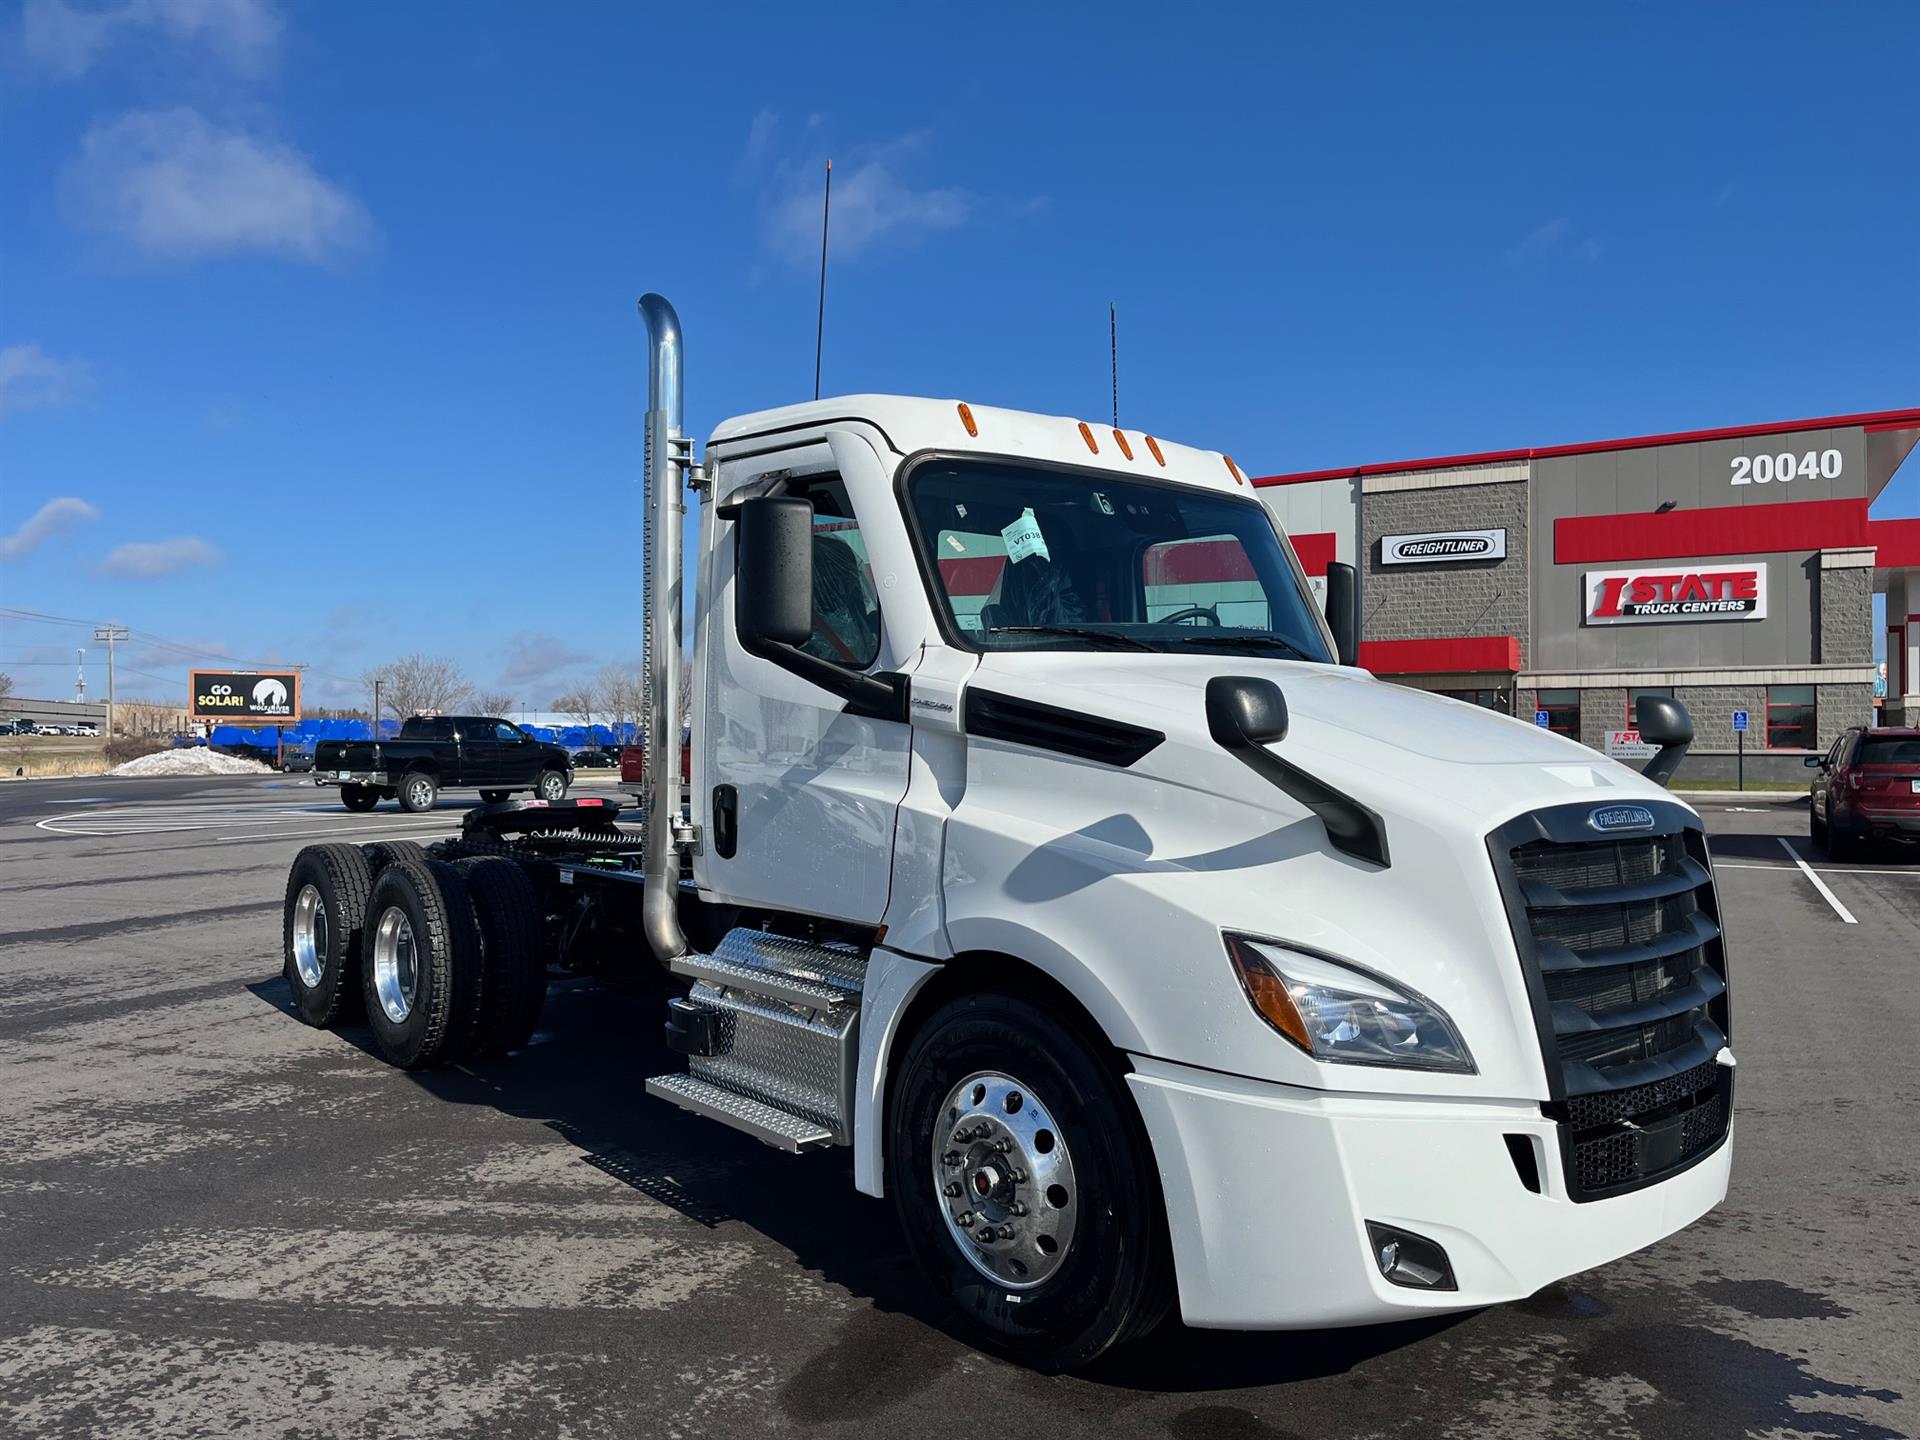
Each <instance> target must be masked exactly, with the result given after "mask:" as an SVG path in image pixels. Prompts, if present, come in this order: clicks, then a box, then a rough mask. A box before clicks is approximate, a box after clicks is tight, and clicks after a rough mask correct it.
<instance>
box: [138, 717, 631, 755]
mask: <svg viewBox="0 0 1920 1440" xmlns="http://www.w3.org/2000/svg"><path fill="white" fill-rule="evenodd" d="M523 728H524V729H525V730H526V731H527V733H528V734H530V735H532V736H533V737H534V739H536V740H544V741H546V742H547V743H548V744H552V745H564V746H565V747H566V748H567V749H569V750H587V749H591V748H593V747H594V746H596V745H597V746H600V747H601V748H606V749H610V748H612V747H613V746H615V745H620V744H632V745H637V744H639V743H640V732H639V730H638V729H637V727H635V726H632V725H620V726H611V725H595V726H592V727H591V728H589V727H587V726H585V725H563V726H551V725H528V726H525V727H523ZM399 729H400V724H399V722H398V721H396V720H382V721H381V722H380V732H381V734H382V735H383V736H388V737H391V736H393V735H395V734H397V733H398V732H399ZM367 733H368V726H367V722H366V721H364V720H318V719H315V720H302V721H301V722H300V723H299V724H298V725H287V726H283V727H282V728H281V731H280V732H279V734H276V733H275V731H274V729H273V727H272V726H266V727H261V728H256V727H254V726H251V725H216V726H214V728H213V734H212V736H211V737H210V739H211V743H212V744H213V745H215V746H216V747H218V748H221V749H245V750H260V751H266V752H271V751H272V750H274V748H275V747H276V746H277V745H279V743H280V738H281V736H282V735H284V736H285V739H286V743H287V745H288V746H289V747H290V748H291V747H298V748H301V749H310V748H312V747H313V746H314V745H317V744H318V743H319V742H320V741H322V740H364V739H366V738H367ZM199 743H200V740H199V737H197V736H191V735H181V736H176V737H175V739H174V744H175V745H176V746H179V745H197V744H199Z"/></svg>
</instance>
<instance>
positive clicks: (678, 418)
mask: <svg viewBox="0 0 1920 1440" xmlns="http://www.w3.org/2000/svg"><path fill="white" fill-rule="evenodd" d="M640 318H641V319H642V320H644V321H645V322H646V326H647V337H648V342H649V348H648V358H647V428H646V495H645V509H646V519H645V522H644V525H645V534H644V536H643V537H642V541H643V549H644V553H645V555H646V567H647V575H646V585H645V587H644V591H645V598H644V600H643V602H642V604H643V614H644V626H645V636H644V639H643V642H642V644H643V647H644V651H643V659H642V662H641V669H642V672H643V674H644V677H645V680H646V705H645V707H644V711H645V716H646V727H647V729H646V736H645V745H646V763H647V786H646V791H645V793H644V795H643V797H642V802H641V803H642V805H643V806H644V809H643V811H642V817H641V818H642V821H643V823H644V825H645V829H646V856H645V870H644V874H645V876H646V886H645V889H644V891H643V893H642V896H641V925H642V929H643V930H644V931H645V933H646V937H647V944H648V945H649V946H650V947H651V948H652V950H653V955H654V958H655V959H656V960H658V961H659V962H660V963H661V964H662V965H671V964H672V963H673V961H675V960H677V959H679V958H680V957H681V956H683V955H685V954H686V953H687V951H688V946H687V937H686V933H685V932H684V931H683V930H681V928H680V913H679V895H680V844H679V840H678V838H677V836H676V834H675V832H676V830H677V829H678V826H677V823H676V822H677V821H678V820H679V818H680V643H681V642H680V591H681V559H680V532H681V520H682V519H683V518H684V516H685V515H686V501H685V498H684V497H683V496H682V494H681V490H680V487H681V478H680V475H679V474H678V473H677V472H678V469H679V466H680V465H681V464H683V463H685V462H687V461H688V460H690V459H691V446H690V444H689V442H688V440H687V437H686V436H685V435H684V434H683V433H682V430H681V424H682V421H683V419H684V414H683V411H682V404H681V391H680V380H681V364H682V358H681V353H680V317H679V316H678V315H676V314H675V313H674V310H673V306H672V305H671V304H669V303H668V302H667V299H666V297H665V296H662V295H653V294H648V295H642V296H641V297H640Z"/></svg>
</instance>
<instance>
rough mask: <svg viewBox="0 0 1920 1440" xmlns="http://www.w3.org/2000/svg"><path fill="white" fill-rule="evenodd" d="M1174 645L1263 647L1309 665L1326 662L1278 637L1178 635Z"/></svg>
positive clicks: (1223, 647)
mask: <svg viewBox="0 0 1920 1440" xmlns="http://www.w3.org/2000/svg"><path fill="white" fill-rule="evenodd" d="M1173 643H1174V644H1176V645H1217V646H1219V647H1220V648H1221V649H1223V650H1224V649H1226V648H1227V647H1228V646H1230V645H1255V646H1264V647H1265V648H1267V649H1270V650H1284V651H1286V652H1287V654H1289V655H1291V656H1292V657H1293V658H1294V659H1296V660H1304V661H1306V662H1307V663H1308V664H1309V665H1324V664H1326V661H1324V660H1322V659H1320V658H1319V657H1318V656H1316V655H1309V654H1308V653H1307V652H1306V651H1304V650H1302V649H1301V648H1300V647H1299V646H1298V645H1296V644H1294V643H1293V642H1292V641H1291V640H1287V639H1283V638H1282V637H1280V636H1278V635H1179V636H1175V637H1173Z"/></svg>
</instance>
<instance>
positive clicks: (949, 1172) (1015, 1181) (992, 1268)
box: [932, 1071, 1079, 1290]
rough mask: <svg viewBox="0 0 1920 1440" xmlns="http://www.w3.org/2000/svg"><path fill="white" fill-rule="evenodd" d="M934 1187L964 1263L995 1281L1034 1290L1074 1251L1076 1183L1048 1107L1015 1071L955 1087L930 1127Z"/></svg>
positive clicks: (974, 1078) (988, 1075) (979, 1077)
mask: <svg viewBox="0 0 1920 1440" xmlns="http://www.w3.org/2000/svg"><path fill="white" fill-rule="evenodd" d="M932 1160H933V1184H934V1190H935V1192H936V1193H937V1194H938V1195H940V1196H941V1197H942V1215H943V1217H944V1218H945V1220H946V1222H947V1230H948V1233H950V1234H951V1235H952V1236H953V1241H954V1244H956V1245H957V1246H959V1248H960V1253H961V1254H962V1255H964V1256H965V1257H966V1259H967V1262H968V1263H969V1264H970V1265H972V1266H973V1267H974V1269H976V1270H978V1271H979V1272H980V1273H981V1274H982V1275H985V1276H986V1277H987V1278H988V1279H989V1280H991V1281H993V1282H994V1284H996V1285H1001V1286H1004V1287H1006V1288H1007V1289H1009V1290H1030V1289H1032V1288H1033V1287H1035V1286H1037V1285H1042V1284H1044V1283H1045V1282H1046V1281H1047V1280H1049V1279H1051V1278H1052V1276H1053V1274H1054V1272H1055V1271H1056V1270H1058V1269H1059V1268H1060V1266H1061V1264H1062V1262H1064V1261H1065V1259H1066V1257H1067V1254H1068V1252H1069V1251H1070V1250H1071V1249H1072V1247H1073V1235H1074V1227H1075V1222H1076V1219H1077V1209H1076V1207H1077V1204H1078V1199H1079V1186H1078V1183H1077V1180H1076V1177H1075V1175H1074V1169H1073V1156H1072V1154H1071V1153H1070V1152H1069V1151H1068V1149H1067V1144H1066V1139H1065V1137H1064V1136H1062V1135H1061V1133H1060V1131H1059V1129H1058V1128H1057V1121H1056V1120H1055V1119H1054V1116H1053V1112H1052V1109H1051V1107H1050V1106H1049V1105H1048V1104H1047V1103H1046V1102H1045V1101H1043V1100H1041V1099H1040V1098H1039V1097H1037V1096H1035V1095H1034V1093H1033V1091H1032V1089H1031V1088H1030V1087H1029V1086H1027V1085H1024V1084H1022V1083H1021V1082H1020V1081H1019V1080H1016V1079H1014V1078H1013V1077H1012V1076H1010V1075H1003V1074H1001V1073H999V1072H997V1071H981V1072H978V1073H976V1074H973V1075H969V1076H968V1077H967V1078H966V1079H964V1080H962V1081H961V1082H960V1083H959V1084H958V1085H956V1086H954V1087H953V1089H952V1091H951V1092H950V1093H949V1094H948V1095H947V1099H946V1102H945V1104H944V1105H942V1107H941V1110H940V1115H939V1117H938V1119H937V1120H936V1121H935V1124H934V1130H933V1155H932Z"/></svg>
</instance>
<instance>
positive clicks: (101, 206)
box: [64, 106, 373, 264]
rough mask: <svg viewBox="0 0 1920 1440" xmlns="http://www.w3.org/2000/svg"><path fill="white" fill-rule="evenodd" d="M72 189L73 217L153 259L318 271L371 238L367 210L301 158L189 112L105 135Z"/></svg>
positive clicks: (116, 123) (156, 115)
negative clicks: (247, 260)
mask: <svg viewBox="0 0 1920 1440" xmlns="http://www.w3.org/2000/svg"><path fill="white" fill-rule="evenodd" d="M64 182H65V185H66V195H67V200H68V203H69V205H70V206H71V208H72V209H73V211H74V212H75V215H76V218H78V219H79V220H81V221H82V222H84V223H86V224H88V225H90V226H92V227H94V228H95V229H98V230H100V231H102V232H104V233H107V234H110V235H113V236H115V237H117V238H119V239H120V240H122V241H123V242H125V243H127V244H128V245H130V246H131V247H132V248H133V249H134V250H135V251H136V252H138V253H139V254H141V255H143V256H145V257H147V258H150V259H157V260H198V259H202V258H205V257H208V256H214V255H234V254H243V253H261V254H268V255H278V256H280V257H281V258H283V259H288V260H299V261H305V262H307V263H310V264H321V263H324V262H326V261H329V260H332V259H334V258H336V257H338V256H341V255H344V254H347V253H350V252H352V251H354V250H358V249H360V248H362V247H363V246H365V245H366V244H367V243H368V242H369V240H370V239H371V236H372V229H373V227H372V222H371V221H370V220H369V219H368V218H367V213H366V210H365V209H364V208H363V207H362V206H361V204H360V202H359V201H358V200H357V199H355V198H354V197H353V196H352V195H351V194H349V193H348V192H347V191H345V190H343V189H341V188H340V187H339V186H337V185H335V184H334V183H333V182H331V181H329V180H327V179H325V178H323V177H322V176H321V175H320V174H318V173H317V172H316V171H315V170H314V168H313V166H312V164H311V163H310V162H309V161H308V160H307V157H306V156H304V155H302V154H301V153H300V152H299V151H297V150H295V149H293V148H292V147H291V146H289V145H286V144H283V143H281V142H280V141H277V140H271V139H267V138H264V137H261V136H255V135H249V134H246V133H245V132H243V131H239V130H224V129H221V128H220V127H219V126H217V125H214V124H212V123H210V122H209V121H207V120H206V119H205V118H204V117H202V116H201V115H200V114H199V113H198V112H197V111H195V110H191V109H188V108H186V107H184V106H182V107H178V108H175V109H171V110H134V111H130V112H129V113H127V114H125V115H122V116H120V117H119V118H118V119H115V120H107V121H101V122H100V123H98V124H96V125H95V126H94V127H93V128H92V129H91V130H89V131H88V132H87V136H86V139H85V140H83V141H82V142H81V150H80V154H79V156H78V157H76V158H75V159H74V160H73V161H72V162H71V163H70V164H69V165H68V167H67V170H66V174H65V176H64Z"/></svg>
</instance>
